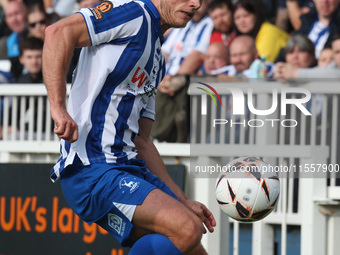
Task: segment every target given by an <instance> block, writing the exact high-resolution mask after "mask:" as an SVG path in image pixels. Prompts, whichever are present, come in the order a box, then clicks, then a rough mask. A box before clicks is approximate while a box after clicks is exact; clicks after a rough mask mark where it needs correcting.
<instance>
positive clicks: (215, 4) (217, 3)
mask: <svg viewBox="0 0 340 255" xmlns="http://www.w3.org/2000/svg"><path fill="white" fill-rule="evenodd" d="M223 6H227V8H228V9H229V10H230V11H233V4H232V3H231V0H214V1H211V3H210V4H209V7H208V12H211V11H214V10H215V9H217V8H222V7H223Z"/></svg>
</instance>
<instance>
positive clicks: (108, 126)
mask: <svg viewBox="0 0 340 255" xmlns="http://www.w3.org/2000/svg"><path fill="white" fill-rule="evenodd" d="M79 12H80V13H81V14H82V15H83V17H84V20H85V23H86V25H87V29H88V33H89V36H90V39H91V44H92V45H91V46H90V47H86V48H83V49H82V51H81V54H80V57H79V63H78V66H77V68H76V71H75V74H74V80H73V83H72V88H71V91H70V95H69V101H68V112H69V113H70V115H71V117H72V118H73V119H74V120H75V122H76V123H77V124H78V129H79V135H78V140H77V141H76V142H74V143H72V144H70V143H68V142H67V141H65V140H61V157H60V159H59V161H58V162H57V164H56V165H55V166H54V168H53V169H52V171H51V179H52V181H55V180H57V179H58V178H59V177H60V174H61V172H62V171H63V169H64V168H65V167H66V166H68V165H70V164H72V163H73V160H74V158H75V156H76V155H77V156H78V157H79V158H80V160H81V161H82V162H83V164H84V165H89V164H92V163H123V162H126V161H127V160H129V159H131V158H134V157H135V156H136V155H137V152H136V150H135V145H134V138H135V136H136V135H137V134H138V132H139V126H138V121H139V119H140V118H141V117H146V118H150V119H152V120H153V119H154V115H155V111H154V108H155V93H156V88H157V86H158V84H159V82H160V81H161V80H162V78H163V77H164V73H165V63H164V57H163V55H162V51H161V43H162V40H163V37H162V34H161V24H160V16H159V13H158V10H157V9H156V7H155V6H154V5H153V4H152V2H151V1H150V0H137V1H126V0H114V1H103V2H101V3H100V4H98V5H97V6H95V7H94V8H86V9H82V10H80V11H79Z"/></svg>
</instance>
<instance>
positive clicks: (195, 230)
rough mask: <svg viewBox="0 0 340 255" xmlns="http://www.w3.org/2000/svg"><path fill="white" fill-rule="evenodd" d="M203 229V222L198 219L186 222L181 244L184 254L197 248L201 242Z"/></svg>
mask: <svg viewBox="0 0 340 255" xmlns="http://www.w3.org/2000/svg"><path fill="white" fill-rule="evenodd" d="M202 234H203V227H202V223H201V221H200V220H199V219H198V218H197V219H196V218H195V219H190V220H188V221H187V222H186V224H185V226H183V229H182V231H181V237H180V240H181V243H182V245H183V252H187V251H190V250H192V249H193V248H195V247H196V246H197V245H198V244H199V243H200V241H201V238H202Z"/></svg>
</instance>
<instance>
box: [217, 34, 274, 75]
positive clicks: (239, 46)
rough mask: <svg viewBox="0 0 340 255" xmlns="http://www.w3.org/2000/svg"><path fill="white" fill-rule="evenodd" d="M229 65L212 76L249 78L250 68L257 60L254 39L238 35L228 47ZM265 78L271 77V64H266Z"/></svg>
mask: <svg viewBox="0 0 340 255" xmlns="http://www.w3.org/2000/svg"><path fill="white" fill-rule="evenodd" d="M229 54H230V63H231V64H230V65H228V66H225V67H222V68H220V69H218V70H216V71H212V72H211V73H212V74H224V75H228V76H245V77H247V78H249V76H250V70H249V68H250V66H251V64H252V63H253V62H254V61H255V60H256V59H258V53H257V50H256V45H255V41H254V39H253V38H252V37H251V36H249V35H239V36H237V37H236V38H235V40H234V41H233V42H232V44H231V45H230V50H229ZM266 65H267V76H268V77H271V76H272V74H273V69H274V68H273V64H271V63H269V62H268V61H267V62H266Z"/></svg>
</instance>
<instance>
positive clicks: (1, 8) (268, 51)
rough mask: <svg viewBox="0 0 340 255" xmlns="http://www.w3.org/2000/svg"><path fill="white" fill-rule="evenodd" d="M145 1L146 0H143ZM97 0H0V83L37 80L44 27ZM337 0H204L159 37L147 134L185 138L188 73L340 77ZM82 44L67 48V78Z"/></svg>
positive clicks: (39, 80) (39, 78)
mask: <svg viewBox="0 0 340 255" xmlns="http://www.w3.org/2000/svg"><path fill="white" fill-rule="evenodd" d="M144 1H148V0H144ZM100 2H101V1H100V0H0V62H1V60H6V61H7V62H9V63H10V68H9V70H2V69H1V65H0V83H10V82H13V83H30V84H31V83H41V84H42V83H43V77H42V51H43V43H44V31H45V29H46V27H47V26H48V25H50V24H52V23H54V22H56V21H58V20H59V19H62V18H63V17H66V16H68V15H71V14H72V13H74V12H76V11H77V10H79V9H80V8H91V7H93V6H94V5H96V4H98V3H100ZM339 2H340V0H203V4H202V7H201V8H200V9H199V10H198V11H197V12H196V14H195V16H194V17H193V19H192V20H191V21H190V22H189V23H188V24H187V26H186V27H185V28H174V29H170V30H169V31H167V33H166V34H165V35H164V44H163V47H162V49H163V53H164V55H165V58H166V63H167V68H166V76H165V78H164V79H163V81H162V83H161V84H160V85H159V87H158V93H157V96H156V97H157V98H156V102H157V104H156V121H155V125H154V129H153V132H152V136H153V137H154V138H155V139H157V140H159V141H167V142H187V139H188V138H187V137H188V136H187V134H188V132H189V130H188V126H189V125H188V114H187V112H188V111H187V109H188V102H189V100H188V95H187V89H188V85H189V83H190V77H192V76H196V75H197V76H204V75H214V76H218V77H242V78H248V79H249V78H266V79H291V78H300V77H301V78H322V77H327V78H330V77H331V78H340V69H339V68H340V10H339ZM80 50H81V49H76V50H75V51H74V56H73V59H72V61H71V63H70V68H69V73H68V76H67V77H66V79H67V82H71V81H72V73H73V70H74V69H75V67H76V65H77V61H78V56H79V53H80Z"/></svg>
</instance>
